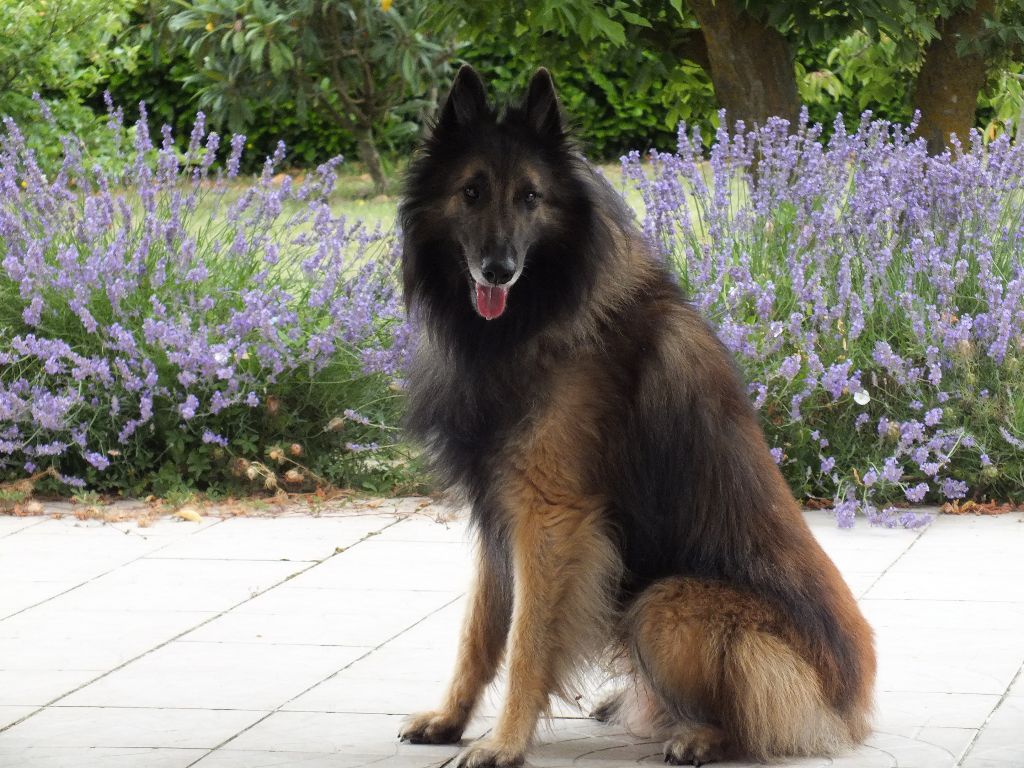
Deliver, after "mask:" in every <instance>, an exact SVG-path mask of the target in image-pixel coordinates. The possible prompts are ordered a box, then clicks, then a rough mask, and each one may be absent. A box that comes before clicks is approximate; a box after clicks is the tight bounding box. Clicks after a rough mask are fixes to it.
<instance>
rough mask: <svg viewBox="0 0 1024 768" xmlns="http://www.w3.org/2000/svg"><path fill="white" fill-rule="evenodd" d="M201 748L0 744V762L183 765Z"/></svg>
mask: <svg viewBox="0 0 1024 768" xmlns="http://www.w3.org/2000/svg"><path fill="white" fill-rule="evenodd" d="M203 754H204V752H203V750H201V749H147V748H140V747H127V748H123V747H46V746H43V747H20V746H18V747H10V748H6V747H0V765H3V766H8V765H9V766H11V768H15V767H16V768H70V767H71V766H73V767H74V768H187V767H188V766H190V765H191V764H192V763H193V762H195V761H196V760H197V759H199V758H200V757H202V756H203Z"/></svg>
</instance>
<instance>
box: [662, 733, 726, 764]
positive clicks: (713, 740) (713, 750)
mask: <svg viewBox="0 0 1024 768" xmlns="http://www.w3.org/2000/svg"><path fill="white" fill-rule="evenodd" d="M724 757H725V733H724V732H723V731H722V729H721V728H716V727H715V726H713V725H697V724H694V725H690V724H687V725H683V726H679V727H678V728H677V729H676V730H675V731H674V732H673V733H672V738H670V739H669V740H668V741H666V742H665V762H666V763H669V764H670V765H694V766H701V765H704V764H706V763H713V762H716V761H718V760H721V759H722V758H724Z"/></svg>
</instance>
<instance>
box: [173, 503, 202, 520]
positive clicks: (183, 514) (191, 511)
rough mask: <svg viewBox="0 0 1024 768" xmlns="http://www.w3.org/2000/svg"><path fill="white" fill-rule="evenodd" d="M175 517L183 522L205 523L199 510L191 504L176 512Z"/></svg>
mask: <svg viewBox="0 0 1024 768" xmlns="http://www.w3.org/2000/svg"><path fill="white" fill-rule="evenodd" d="M174 516H175V517H180V518H181V519H182V520H188V521H189V522H190V523H201V522H202V521H203V516H202V515H201V514H199V510H198V509H196V508H195V507H193V506H192V505H191V504H187V505H185V506H184V507H182V508H181V509H178V510H176V511H175V513H174Z"/></svg>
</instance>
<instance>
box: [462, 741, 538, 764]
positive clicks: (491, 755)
mask: <svg viewBox="0 0 1024 768" xmlns="http://www.w3.org/2000/svg"><path fill="white" fill-rule="evenodd" d="M524 758H525V755H523V754H522V753H521V752H511V751H509V750H508V749H505V748H503V747H502V746H501V745H500V744H496V743H494V742H491V741H489V740H488V739H482V740H480V741H478V742H476V743H475V744H471V745H470V746H468V747H466V749H465V750H464V751H463V753H462V754H461V755H459V759H458V762H457V763H456V766H457V767H458V768H517V766H520V765H522V764H523V759H524Z"/></svg>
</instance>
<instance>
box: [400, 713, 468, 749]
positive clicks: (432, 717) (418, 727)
mask: <svg viewBox="0 0 1024 768" xmlns="http://www.w3.org/2000/svg"><path fill="white" fill-rule="evenodd" d="M465 727H466V724H465V723H464V722H463V721H462V720H460V719H457V718H453V717H451V716H450V715H448V714H446V713H444V712H421V713H420V714H418V715H412V716H411V717H410V718H409V719H408V720H407V721H406V723H405V725H403V726H402V730H401V731H399V732H398V738H399V739H401V740H402V741H408V742H410V743H412V744H454V743H456V742H457V741H458V740H459V739H461V738H462V731H463V729H464V728H465Z"/></svg>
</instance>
